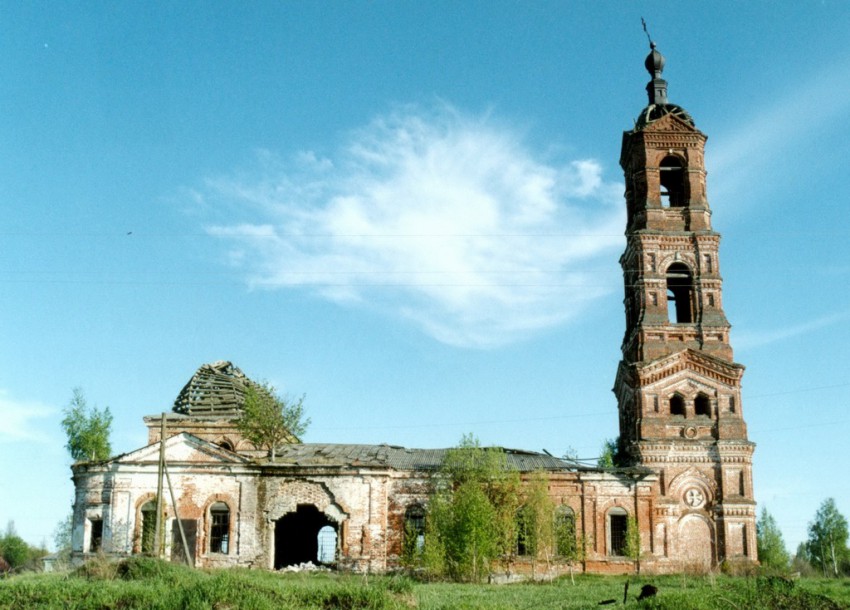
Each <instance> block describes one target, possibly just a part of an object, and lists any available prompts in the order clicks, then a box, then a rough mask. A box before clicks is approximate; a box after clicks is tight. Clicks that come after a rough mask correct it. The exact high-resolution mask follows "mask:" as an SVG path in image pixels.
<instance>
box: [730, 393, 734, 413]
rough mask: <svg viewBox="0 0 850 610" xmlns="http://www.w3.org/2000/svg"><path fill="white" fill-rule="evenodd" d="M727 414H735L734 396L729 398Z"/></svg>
mask: <svg viewBox="0 0 850 610" xmlns="http://www.w3.org/2000/svg"><path fill="white" fill-rule="evenodd" d="M729 412H730V413H734V412H735V397H734V396H730V397H729Z"/></svg>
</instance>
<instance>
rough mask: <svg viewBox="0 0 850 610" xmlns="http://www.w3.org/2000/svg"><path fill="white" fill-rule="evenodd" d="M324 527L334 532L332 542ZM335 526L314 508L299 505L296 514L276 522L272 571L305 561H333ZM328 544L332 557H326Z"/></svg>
mask: <svg viewBox="0 0 850 610" xmlns="http://www.w3.org/2000/svg"><path fill="white" fill-rule="evenodd" d="M325 527H330V529H331V530H332V531H333V540H332V543H331V541H330V534H329V533H328V530H326V529H324V528H325ZM336 527H337V526H336V524H335V523H334V522H332V521H331V520H330V519H329V518H328V517H327V515H325V514H324V513H323V512H321V511H320V510H319V509H318V508H316V507H315V506H314V505H312V504H299V505H298V506H297V507H296V509H295V512H291V513H286V514H285V515H284V516H283V517H281V518H280V519H278V520H277V521H276V522H275V528H274V568H275V569H276V570H278V569H280V568H284V567H286V566H293V565H298V564H301V563H307V562H308V561H309V562H312V563H316V562H319V563H333V561H335V560H336V541H337V529H336ZM323 529H324V533H323V532H322V530H323ZM320 535H321V537H322V543H321V555H320V541H319V538H320ZM328 544H331V545H332V546H331V548H332V549H333V553H332V554H329V550H328V548H329V547H328Z"/></svg>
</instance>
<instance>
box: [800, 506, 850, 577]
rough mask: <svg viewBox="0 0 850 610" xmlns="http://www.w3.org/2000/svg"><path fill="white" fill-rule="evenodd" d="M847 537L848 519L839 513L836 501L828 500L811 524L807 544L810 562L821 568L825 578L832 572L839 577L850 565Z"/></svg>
mask: <svg viewBox="0 0 850 610" xmlns="http://www.w3.org/2000/svg"><path fill="white" fill-rule="evenodd" d="M847 537H848V530H847V519H845V518H844V516H843V515H842V514H841V513H840V512H838V507H837V506H836V505H835V500H834V499H833V498H827V499H826V500H824V501H823V503H822V504H821V505H820V508H819V509H818V512H817V513H815V519H814V521H812V522H811V523H809V539H808V541H807V542H806V550H807V552H808V555H809V561H810V562H811V563H812V565H813V566H815V567H817V568H820V569H821V570H822V571H823V574H824V576H826V575H827V573H830V572H831V573H832V575H833V576H839V575H840V573H841V571H842V570H843V569H844V568H846V567H847V566H848V564H850V551H848V549H847Z"/></svg>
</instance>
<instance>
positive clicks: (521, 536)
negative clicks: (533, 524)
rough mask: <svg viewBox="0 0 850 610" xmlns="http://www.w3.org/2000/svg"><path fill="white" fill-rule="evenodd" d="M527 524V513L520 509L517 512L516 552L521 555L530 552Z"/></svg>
mask: <svg viewBox="0 0 850 610" xmlns="http://www.w3.org/2000/svg"><path fill="white" fill-rule="evenodd" d="M527 526H528V524H527V523H526V520H525V513H524V512H523V510H522V509H520V510H519V512H517V514H516V554H517V556H519V557H523V556H525V555H528V554H529V549H528V530H527Z"/></svg>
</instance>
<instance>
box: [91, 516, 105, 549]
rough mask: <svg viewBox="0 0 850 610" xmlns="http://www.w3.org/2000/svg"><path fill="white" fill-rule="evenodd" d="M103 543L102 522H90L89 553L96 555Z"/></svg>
mask: <svg viewBox="0 0 850 610" xmlns="http://www.w3.org/2000/svg"><path fill="white" fill-rule="evenodd" d="M102 542H103V520H102V519H92V520H91V536H90V537H89V552H90V553H97V552H98V551H99V550H100V547H101V544H102Z"/></svg>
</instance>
